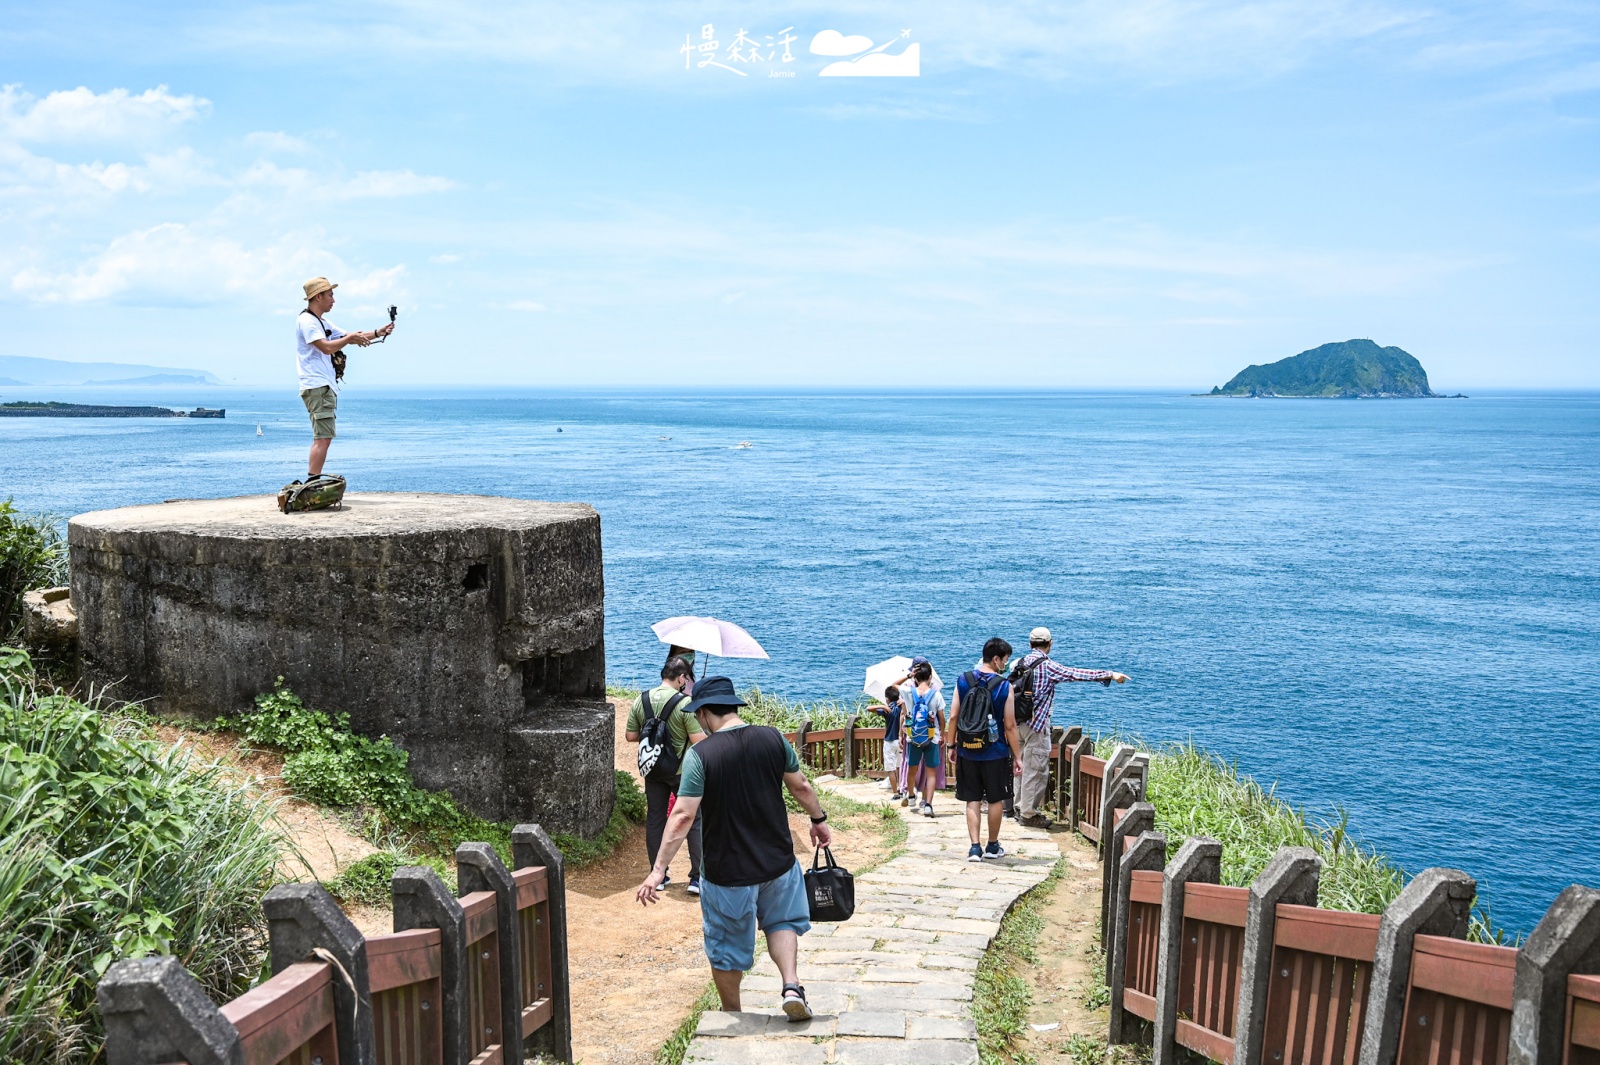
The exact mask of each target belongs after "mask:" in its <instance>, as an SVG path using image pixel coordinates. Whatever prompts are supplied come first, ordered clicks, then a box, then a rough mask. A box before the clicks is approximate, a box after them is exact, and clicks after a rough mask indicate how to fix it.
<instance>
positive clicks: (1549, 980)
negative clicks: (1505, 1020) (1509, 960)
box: [1506, 884, 1600, 1065]
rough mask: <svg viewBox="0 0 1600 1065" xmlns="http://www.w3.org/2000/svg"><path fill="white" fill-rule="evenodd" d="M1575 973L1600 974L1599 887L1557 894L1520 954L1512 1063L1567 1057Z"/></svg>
mask: <svg viewBox="0 0 1600 1065" xmlns="http://www.w3.org/2000/svg"><path fill="white" fill-rule="evenodd" d="M1573 973H1600V891H1596V890H1595V889H1594V888H1587V887H1580V886H1579V885H1577V884H1574V885H1572V886H1571V887H1569V888H1567V890H1565V891H1563V892H1562V893H1561V894H1560V895H1557V896H1556V901H1555V902H1553V903H1551V904H1550V909H1549V910H1547V911H1546V912H1545V915H1544V918H1543V919H1542V920H1540V922H1539V924H1538V927H1536V928H1535V929H1534V930H1533V934H1532V935H1530V936H1529V937H1528V940H1527V942H1526V943H1524V944H1522V950H1521V952H1520V953H1518V955H1517V979H1516V984H1515V985H1514V990H1513V992H1512V996H1513V999H1512V1006H1511V1046H1510V1050H1509V1053H1508V1054H1507V1057H1506V1061H1507V1063H1508V1065H1539V1063H1541V1062H1547V1061H1562V1060H1564V1058H1563V1056H1562V1055H1563V1053H1564V1051H1565V1048H1564V1047H1563V1046H1562V1042H1563V1041H1564V1040H1565V1038H1566V1024H1567V977H1568V976H1571V975H1572V974H1573Z"/></svg>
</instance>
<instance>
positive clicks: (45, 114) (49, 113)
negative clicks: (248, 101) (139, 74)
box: [0, 85, 211, 141]
mask: <svg viewBox="0 0 1600 1065" xmlns="http://www.w3.org/2000/svg"><path fill="white" fill-rule="evenodd" d="M210 109H211V101H209V100H206V99H203V98H201V97H198V96H175V95H173V94H172V93H170V92H168V91H167V87H166V86H165V85H158V86H156V87H155V88H154V89H146V90H145V91H144V92H142V93H139V94H138V95H135V94H133V93H131V92H129V91H128V90H127V89H112V90H111V91H110V92H103V93H96V92H94V91H92V90H90V89H88V88H85V87H83V86H79V87H78V88H76V89H67V90H64V91H57V92H52V93H50V94H49V95H48V96H46V97H45V98H44V99H42V100H40V99H37V98H35V97H34V96H32V95H30V94H29V93H26V92H23V91H22V89H21V87H20V86H17V85H7V86H5V87H4V88H0V132H3V133H4V134H5V135H7V136H9V137H11V138H13V139H15V140H24V141H137V140H142V139H145V138H148V137H150V136H152V135H153V134H156V133H160V132H162V131H164V130H166V129H169V128H170V127H172V126H177V125H181V124H182V123H185V122H190V121H193V120H194V119H197V118H200V117H201V116H202V115H204V114H206V112H208V111H209V110H210Z"/></svg>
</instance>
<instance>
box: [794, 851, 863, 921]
mask: <svg viewBox="0 0 1600 1065" xmlns="http://www.w3.org/2000/svg"><path fill="white" fill-rule="evenodd" d="M823 854H827V856H828V864H827V865H819V864H818V862H819V860H820V859H821V857H822V855H823ZM806 899H807V900H808V901H809V902H810V903H811V919H812V920H813V921H848V920H849V919H850V915H851V914H853V913H855V912H856V878H855V877H853V876H851V875H850V871H849V870H848V869H845V868H844V867H843V866H841V865H839V863H837V862H835V861H834V860H833V850H832V848H829V847H818V848H817V852H816V854H813V855H812V856H811V868H810V870H808V871H807V872H806Z"/></svg>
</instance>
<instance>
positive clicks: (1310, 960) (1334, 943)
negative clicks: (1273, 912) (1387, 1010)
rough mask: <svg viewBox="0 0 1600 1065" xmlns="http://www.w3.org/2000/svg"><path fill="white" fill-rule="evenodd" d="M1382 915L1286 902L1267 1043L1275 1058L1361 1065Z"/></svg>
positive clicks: (1292, 1064) (1276, 1063)
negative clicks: (1369, 990) (1362, 1031)
mask: <svg viewBox="0 0 1600 1065" xmlns="http://www.w3.org/2000/svg"><path fill="white" fill-rule="evenodd" d="M1379 920H1380V918H1379V916H1378V915H1377V914H1371V913H1345V912H1343V911H1339V910H1321V909H1317V908H1315V907H1312V906H1292V905H1288V904H1282V905H1279V906H1278V908H1277V920H1276V922H1275V924H1274V930H1273V953H1272V972H1271V975H1270V976H1269V978H1268V983H1267V1013H1266V1022H1265V1033H1264V1040H1263V1044H1262V1055H1263V1060H1264V1061H1269V1062H1272V1063H1273V1065H1355V1060H1356V1057H1357V1056H1358V1054H1359V1052H1360V1049H1361V1026H1362V1025H1363V1024H1364V1023H1365V1021H1366V1008H1367V987H1368V984H1369V981H1370V978H1371V973H1372V960H1373V957H1374V955H1375V954H1376V951H1377V945H1378V922H1379Z"/></svg>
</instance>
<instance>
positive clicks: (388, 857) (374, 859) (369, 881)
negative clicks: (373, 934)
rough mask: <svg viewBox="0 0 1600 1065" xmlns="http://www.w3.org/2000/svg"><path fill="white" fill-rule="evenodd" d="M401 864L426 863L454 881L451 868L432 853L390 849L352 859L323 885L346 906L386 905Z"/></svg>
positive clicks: (446, 878) (441, 876)
mask: <svg viewBox="0 0 1600 1065" xmlns="http://www.w3.org/2000/svg"><path fill="white" fill-rule="evenodd" d="M402 865H425V866H427V867H428V868H429V869H432V870H433V871H434V872H436V873H438V874H439V878H440V879H441V880H443V881H444V882H445V883H447V884H448V883H450V881H451V875H450V868H449V867H448V866H447V865H445V864H444V862H442V861H440V860H439V859H438V858H436V857H434V856H432V855H423V856H422V857H420V858H413V857H412V856H411V855H409V854H402V853H400V852H399V851H392V850H390V851H379V852H378V853H377V854H369V855H367V856H366V857H365V858H362V859H361V860H360V861H356V862H351V863H350V864H349V865H347V866H345V867H344V870H343V871H342V872H341V873H340V874H339V875H338V876H337V877H335V878H334V879H332V880H329V881H327V882H326V883H324V884H323V887H325V888H327V889H328V891H329V892H330V893H331V894H332V895H333V897H334V898H336V899H338V900H339V901H340V902H342V903H344V904H345V905H347V906H348V905H362V906H383V905H386V904H388V902H389V901H390V888H389V885H390V882H391V881H392V880H394V871H395V870H396V869H398V868H400V867H401V866H402Z"/></svg>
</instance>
